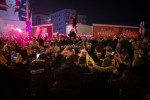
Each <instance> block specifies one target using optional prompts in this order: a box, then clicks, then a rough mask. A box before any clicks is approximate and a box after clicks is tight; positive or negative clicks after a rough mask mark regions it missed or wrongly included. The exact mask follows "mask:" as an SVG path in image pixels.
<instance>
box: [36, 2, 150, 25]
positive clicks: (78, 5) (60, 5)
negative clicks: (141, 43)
mask: <svg viewBox="0 0 150 100" xmlns="http://www.w3.org/2000/svg"><path fill="white" fill-rule="evenodd" d="M33 8H34V12H35V13H45V14H48V13H52V12H55V11H59V10H62V9H65V8H68V9H75V10H77V14H83V15H86V16H87V23H88V24H89V25H91V24H113V25H130V26H139V25H140V22H141V20H144V21H145V26H146V28H150V4H149V3H148V0H140V1H137V0H97V1H96V0H87V1H83V0H34V2H33Z"/></svg>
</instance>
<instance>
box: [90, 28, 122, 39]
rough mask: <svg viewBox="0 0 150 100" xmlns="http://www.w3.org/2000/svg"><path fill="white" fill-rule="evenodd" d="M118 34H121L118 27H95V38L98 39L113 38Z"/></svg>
mask: <svg viewBox="0 0 150 100" xmlns="http://www.w3.org/2000/svg"><path fill="white" fill-rule="evenodd" d="M118 33H119V28H118V27H110V26H93V35H94V38H97V37H113V36H114V35H118Z"/></svg>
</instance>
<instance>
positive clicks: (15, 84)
mask: <svg viewBox="0 0 150 100" xmlns="http://www.w3.org/2000/svg"><path fill="white" fill-rule="evenodd" d="M22 41H23V40H21V39H9V38H2V37H1V38H0V44H1V46H0V79H1V82H0V91H1V92H0V95H1V98H3V100H110V99H113V100H149V98H150V40H149V39H148V38H146V37H144V35H143V34H140V35H139V38H138V39H130V38H128V37H127V36H120V37H117V36H114V37H103V38H101V37H99V38H96V39H95V38H94V37H93V36H91V37H90V38H87V37H85V36H82V37H78V36H76V35H75V34H73V33H70V35H69V37H66V36H64V35H61V36H59V35H57V36H53V37H52V39H51V40H48V39H43V38H41V36H40V35H39V36H38V38H36V37H33V38H32V40H31V41H29V42H26V43H25V44H24V43H23V42H22ZM37 54H40V55H39V56H37Z"/></svg>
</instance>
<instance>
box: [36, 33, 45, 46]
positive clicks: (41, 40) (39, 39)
mask: <svg viewBox="0 0 150 100" xmlns="http://www.w3.org/2000/svg"><path fill="white" fill-rule="evenodd" d="M37 41H38V42H39V46H43V45H44V40H43V39H42V38H41V35H38V39H37Z"/></svg>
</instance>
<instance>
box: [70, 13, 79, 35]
mask: <svg viewBox="0 0 150 100" xmlns="http://www.w3.org/2000/svg"><path fill="white" fill-rule="evenodd" d="M69 18H70V19H71V23H72V27H73V29H74V30H75V32H76V33H77V23H78V21H77V16H72V14H71V15H70V16H69Z"/></svg>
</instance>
